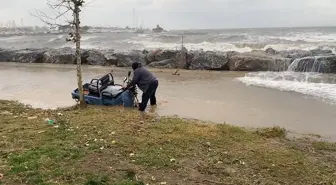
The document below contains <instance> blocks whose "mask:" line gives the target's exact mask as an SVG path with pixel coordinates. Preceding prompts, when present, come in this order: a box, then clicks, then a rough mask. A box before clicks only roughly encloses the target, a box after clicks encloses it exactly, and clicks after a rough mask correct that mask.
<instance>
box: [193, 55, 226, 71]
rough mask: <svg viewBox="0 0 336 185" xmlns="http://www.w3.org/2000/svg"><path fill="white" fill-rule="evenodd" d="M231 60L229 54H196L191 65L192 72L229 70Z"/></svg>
mask: <svg viewBox="0 0 336 185" xmlns="http://www.w3.org/2000/svg"><path fill="white" fill-rule="evenodd" d="M228 62H229V59H228V55H227V53H219V52H212V51H207V52H201V53H194V54H193V59H192V60H191V63H190V65H189V69H191V70H227V69H228V66H227V64H228Z"/></svg>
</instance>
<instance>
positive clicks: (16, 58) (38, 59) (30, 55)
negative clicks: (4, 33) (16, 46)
mask: <svg viewBox="0 0 336 185" xmlns="http://www.w3.org/2000/svg"><path fill="white" fill-rule="evenodd" d="M44 52H45V50H43V49H22V50H17V51H15V52H13V53H12V54H11V57H12V58H11V60H10V61H13V62H20V63H43V54H44Z"/></svg>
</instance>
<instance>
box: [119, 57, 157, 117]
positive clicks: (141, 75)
mask: <svg viewBox="0 0 336 185" xmlns="http://www.w3.org/2000/svg"><path fill="white" fill-rule="evenodd" d="M132 69H133V79H132V81H131V82H130V83H129V84H128V85H127V86H124V87H123V88H124V89H129V88H131V87H132V86H134V85H137V86H138V88H139V89H140V90H141V91H142V92H143V94H142V100H141V103H139V111H141V112H144V111H145V109H146V107H147V104H148V101H149V100H150V104H151V105H152V106H154V105H156V96H155V93H156V89H157V88H158V85H159V81H158V80H157V79H156V77H155V76H154V75H153V74H152V73H151V72H150V71H149V70H147V69H146V68H144V67H142V66H141V63H138V62H134V63H133V64H132Z"/></svg>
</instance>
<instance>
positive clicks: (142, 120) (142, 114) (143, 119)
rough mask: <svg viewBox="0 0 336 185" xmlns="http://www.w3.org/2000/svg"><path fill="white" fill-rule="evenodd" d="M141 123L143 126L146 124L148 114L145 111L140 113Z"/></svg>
mask: <svg viewBox="0 0 336 185" xmlns="http://www.w3.org/2000/svg"><path fill="white" fill-rule="evenodd" d="M139 114H140V123H141V124H143V123H144V122H145V118H146V117H145V116H146V113H145V111H140V113H139Z"/></svg>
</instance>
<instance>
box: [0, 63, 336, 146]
mask: <svg viewBox="0 0 336 185" xmlns="http://www.w3.org/2000/svg"><path fill="white" fill-rule="evenodd" d="M109 71H111V68H105V67H93V66H84V67H83V75H84V76H83V77H84V81H85V82H87V81H89V80H90V79H92V78H93V77H97V76H100V75H103V74H105V73H107V72H109ZM153 71H154V73H155V74H156V75H157V76H158V78H159V80H160V82H159V89H158V101H159V105H158V108H157V112H158V113H159V114H160V115H163V116H166V115H167V116H171V115H177V116H180V117H185V118H194V119H202V120H207V121H212V122H216V123H229V124H232V125H238V126H244V127H269V126H274V125H278V126H281V127H285V128H286V129H288V130H291V131H293V132H297V133H302V134H304V133H307V134H308V133H314V134H320V135H322V136H324V137H329V138H331V139H332V140H336V132H334V130H335V129H336V106H333V105H330V104H327V103H325V102H323V101H320V100H316V99H313V98H311V97H309V96H304V95H302V94H300V93H295V92H282V91H279V90H276V89H268V88H260V87H254V86H246V85H244V84H243V83H241V82H239V81H238V80H236V78H237V77H242V76H244V75H245V73H243V72H208V71H183V70H182V71H180V73H181V75H180V76H174V75H172V73H173V72H174V71H173V70H158V69H155V70H153ZM126 74H127V70H125V69H117V68H115V69H114V76H115V81H116V83H120V82H122V79H123V77H124V76H125V75H126ZM0 78H1V79H2V82H1V83H0V92H1V94H0V99H9V100H18V101H20V102H23V103H26V104H31V105H33V106H34V107H42V108H55V107H66V106H70V105H73V104H74V100H72V99H71V94H70V93H71V91H72V90H73V89H74V88H75V87H76V69H75V66H73V65H50V64H13V63H0ZM140 94H141V93H140Z"/></svg>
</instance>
